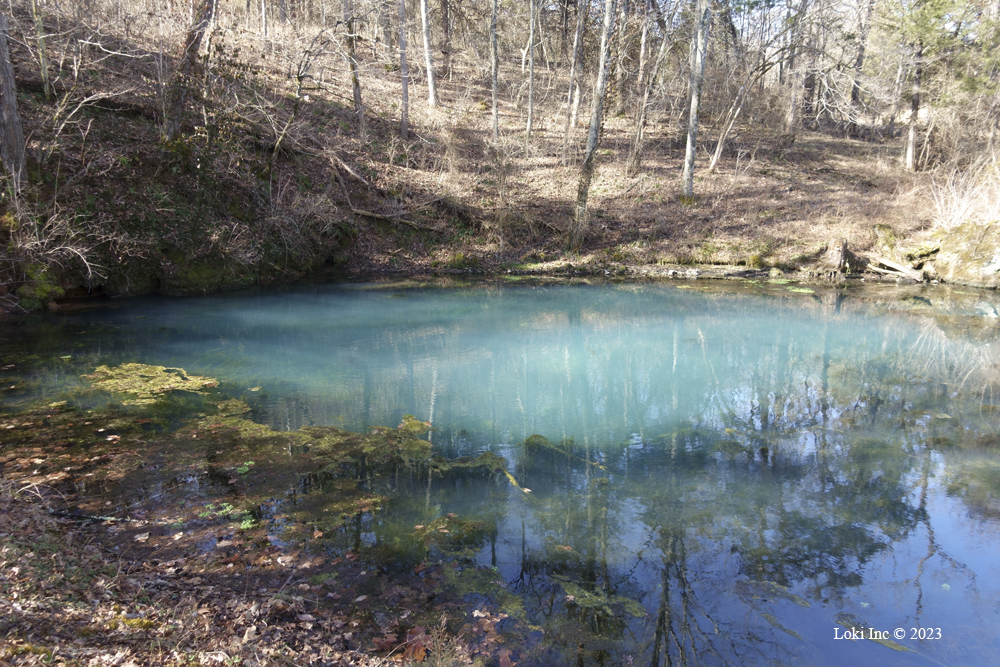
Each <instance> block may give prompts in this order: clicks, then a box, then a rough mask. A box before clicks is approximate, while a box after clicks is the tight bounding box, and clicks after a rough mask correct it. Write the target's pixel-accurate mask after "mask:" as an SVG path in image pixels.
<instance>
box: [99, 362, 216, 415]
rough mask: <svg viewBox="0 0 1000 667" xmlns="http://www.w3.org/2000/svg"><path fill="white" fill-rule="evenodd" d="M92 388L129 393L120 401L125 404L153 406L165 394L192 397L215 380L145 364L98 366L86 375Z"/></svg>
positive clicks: (212, 384)
mask: <svg viewBox="0 0 1000 667" xmlns="http://www.w3.org/2000/svg"><path fill="white" fill-rule="evenodd" d="M83 377H85V378H87V379H88V380H90V382H91V384H92V385H93V386H94V387H95V388H96V389H101V390H103V391H109V392H112V393H116V394H131V395H132V396H133V397H134V398H130V399H128V400H126V401H124V403H125V405H145V404H151V403H155V402H156V401H157V400H159V398H160V396H161V395H162V394H164V393H166V392H169V391H187V392H192V393H195V394H201V393H204V392H203V391H202V390H204V389H207V388H210V387H215V386H216V385H218V381H216V380H215V379H214V378H210V377H203V376H200V375H188V374H187V371H185V370H184V369H183V368H166V367H164V366H149V365H146V364H122V365H121V366H116V367H114V368H111V367H109V366H98V367H97V368H96V369H95V370H94V372H93V373H92V374H90V375H84V376H83Z"/></svg>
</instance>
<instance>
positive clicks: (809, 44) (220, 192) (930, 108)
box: [0, 0, 1000, 311]
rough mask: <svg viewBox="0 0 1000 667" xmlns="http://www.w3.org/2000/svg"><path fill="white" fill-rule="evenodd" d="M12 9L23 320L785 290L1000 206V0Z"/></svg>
mask: <svg viewBox="0 0 1000 667" xmlns="http://www.w3.org/2000/svg"><path fill="white" fill-rule="evenodd" d="M4 11H5V16H4V19H5V22H6V24H7V45H8V47H9V48H8V49H7V51H9V56H8V55H6V54H5V53H4V51H3V50H0V61H2V62H0V112H2V113H0V116H2V119H0V120H2V122H0V149H2V150H0V153H2V158H3V165H4V173H5V177H4V178H5V181H4V183H5V187H4V190H3V193H4V194H3V198H2V202H0V207H2V211H3V212H2V218H0V244H2V245H0V305H2V307H3V308H4V309H5V310H8V311H10V310H15V309H22V310H25V309H29V310H30V309H32V308H38V307H41V306H44V305H46V304H49V303H52V302H54V300H57V299H61V298H64V297H69V296H73V295H74V294H87V293H89V294H95V293H96V294H108V295H123V294H141V293H149V292H161V293H181V294H183V293H200V292H206V291H212V290H219V289H228V288H234V287H239V286H243V285H249V284H254V283H260V282H268V281H273V280H280V279H288V278H293V277H296V276H301V275H303V274H305V273H307V272H311V271H315V270H318V269H321V268H323V267H325V266H331V265H336V266H339V267H341V268H343V269H346V270H351V271H355V272H360V273H367V274H373V273H378V272H384V271H402V272H487V273H495V272H503V273H507V272H508V271H511V272H516V271H533V270H539V271H558V270H571V271H573V272H576V271H581V272H598V273H600V274H609V275H610V274H612V273H615V274H618V273H622V272H633V273H639V274H641V273H642V272H643V269H642V267H661V266H663V267H666V266H687V265H692V264H722V265H744V266H745V267H747V268H753V269H770V268H778V269H781V270H785V271H788V270H794V269H797V268H800V267H803V266H805V267H810V266H813V267H814V266H817V265H818V263H819V262H821V260H823V258H824V257H827V256H828V255H827V254H825V253H827V250H828V248H834V247H835V246H839V245H840V243H841V240H843V241H846V245H847V248H848V251H847V253H846V254H845V255H844V257H846V258H847V262H846V264H844V263H842V262H841V261H835V262H834V266H833V267H832V268H833V270H835V271H843V272H851V271H856V270H858V268H859V267H860V266H862V265H865V264H866V263H867V261H869V260H870V259H871V258H872V257H882V256H885V257H888V256H890V255H891V256H892V257H893V258H894V260H895V261H896V262H898V263H902V265H903V269H902V270H903V271H904V273H905V270H906V269H907V268H909V266H912V265H914V263H915V265H918V266H919V263H920V262H921V261H922V259H923V258H924V257H925V256H926V255H927V254H928V253H930V252H932V251H933V239H931V235H933V233H934V232H935V231H940V230H945V229H948V228H951V227H954V226H955V225H957V224H959V223H962V222H967V221H973V222H978V223H988V222H991V221H992V220H993V218H995V217H996V214H995V211H996V210H997V204H998V203H1000V177H998V172H997V164H996V157H995V147H996V143H995V142H996V134H997V127H998V119H1000V108H998V107H1000V95H998V86H997V84H998V74H1000V73H998V71H997V56H998V55H1000V45H998V42H997V40H998V36H1000V31H998V27H1000V23H998V19H1000V3H997V2H992V3H988V2H980V1H979V0H845V1H840V2H831V1H829V0H788V1H784V0H766V1H758V0H692V1H691V2H682V1H680V0H676V1H672V0H649V1H648V2H644V1H641V0H605V2H604V3H601V2H593V3H590V4H588V3H584V2H579V1H577V2H572V1H571V0H557V1H556V2H551V3H543V2H539V1H537V0H528V2H510V1H509V0H492V1H490V0H437V1H436V2H434V3H433V4H429V3H428V1H427V0H419V1H417V0H410V1H409V2H407V1H406V0H400V1H399V3H398V4H396V3H389V2H387V1H386V0H342V1H341V2H330V1H329V0H301V1H296V0H252V1H251V0H248V1H247V2H246V3H243V2H233V1H232V0H196V1H194V2H190V3H188V2H182V1H180V0H168V1H167V2H164V3H153V2H149V1H148V0H61V1H56V0H26V1H21V0H16V1H15V2H14V3H12V4H11V5H10V6H9V8H8V9H5V10H4ZM0 27H3V26H0ZM7 63H9V65H10V66H12V70H11V69H10V68H9V66H8V65H7ZM11 71H12V76H11V75H10V74H8V72H11ZM928 239H930V240H928ZM914 248H916V249H915V250H914ZM852 260H853V264H854V266H853V267H852ZM883 266H885V265H883ZM827 268H830V267H827ZM890 270H895V269H892V267H890Z"/></svg>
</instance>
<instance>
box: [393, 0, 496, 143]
mask: <svg viewBox="0 0 1000 667" xmlns="http://www.w3.org/2000/svg"><path fill="white" fill-rule="evenodd" d="M400 1H402V0H400ZM499 2H500V0H493V11H492V13H491V14H490V65H491V74H490V82H491V84H492V86H493V141H499V140H500V109H499V106H498V104H499V100H498V99H497V98H498V97H499V75H500V48H499V44H497V9H498V5H499Z"/></svg>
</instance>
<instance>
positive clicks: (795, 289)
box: [785, 287, 816, 294]
mask: <svg viewBox="0 0 1000 667" xmlns="http://www.w3.org/2000/svg"><path fill="white" fill-rule="evenodd" d="M785 289H787V290H788V291H789V292H797V293H799V294H815V293H816V290H812V289H809V288H808V287H786V288H785Z"/></svg>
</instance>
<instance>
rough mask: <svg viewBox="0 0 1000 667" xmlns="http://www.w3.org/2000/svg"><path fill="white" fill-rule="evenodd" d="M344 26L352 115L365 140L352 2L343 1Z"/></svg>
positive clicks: (359, 134) (360, 135) (363, 111)
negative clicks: (352, 94)
mask: <svg viewBox="0 0 1000 667" xmlns="http://www.w3.org/2000/svg"><path fill="white" fill-rule="evenodd" d="M344 25H345V27H346V28H347V69H348V71H349V72H350V75H351V89H352V90H353V91H354V113H355V114H356V115H357V117H358V136H359V137H361V138H362V139H364V138H365V105H364V104H363V103H362V101H361V80H360V79H359V78H358V59H357V41H358V40H357V35H355V34H354V0H344Z"/></svg>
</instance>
